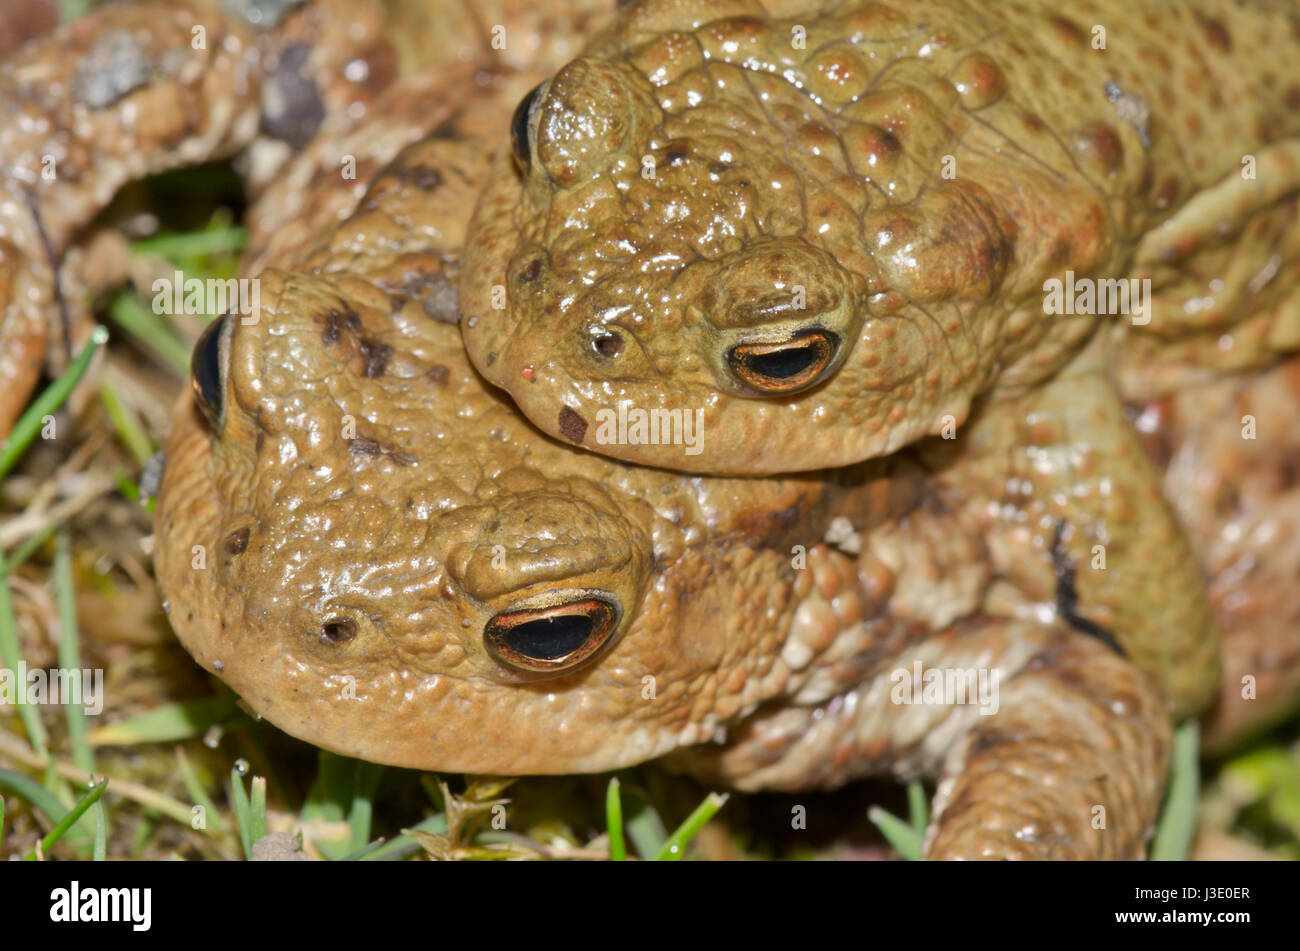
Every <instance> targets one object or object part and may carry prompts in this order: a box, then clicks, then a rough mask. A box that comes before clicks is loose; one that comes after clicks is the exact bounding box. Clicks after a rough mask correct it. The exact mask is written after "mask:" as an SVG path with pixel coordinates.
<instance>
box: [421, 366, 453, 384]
mask: <svg viewBox="0 0 1300 951" xmlns="http://www.w3.org/2000/svg"><path fill="white" fill-rule="evenodd" d="M424 375H425V376H427V377H428V378H429V379H430V380H431V381H432V382H433V385H434V386H436V387H439V388H441V387H444V386H446V385H447V381H448V380H449V379H450V378H451V370H449V369H448V368H447V367H445V366H443V365H442V364H441V363H435V364H434V365H433V366H431V367H429V369H428V370H427V371H426V372H425V374H424Z"/></svg>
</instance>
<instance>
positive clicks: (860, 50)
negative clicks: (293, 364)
mask: <svg viewBox="0 0 1300 951" xmlns="http://www.w3.org/2000/svg"><path fill="white" fill-rule="evenodd" d="M1101 30H1104V36H1103V35H1101V33H1100V32H1099V31H1101ZM1171 38H1176V40H1177V42H1175V43H1171V42H1170V39H1171ZM1266 47H1277V48H1281V49H1291V50H1293V51H1294V50H1297V49H1300V18H1298V16H1297V14H1296V13H1295V12H1294V10H1293V9H1291V8H1289V7H1288V6H1286V5H1283V4H1272V3H1252V4H1245V5H1240V4H1229V3H1226V2H1218V0H1189V2H1183V3H1177V4H1173V5H1170V4H1154V3H1152V4H1144V3H1137V4H1133V3H1122V4H1107V3H1080V4H1077V5H1073V6H1072V7H1071V8H1070V9H1069V10H1068V11H1062V10H1061V9H1059V7H1058V6H1057V5H1055V4H1046V3H1032V2H1031V3H1007V4H968V3H963V2H959V0H943V2H938V0H936V2H922V3H909V4H905V5H904V4H898V5H891V4H878V3H863V2H856V0H849V2H840V3H835V2H831V3H824V4H814V3H803V4H799V3H775V4H770V5H764V4H761V3H759V2H757V0H736V2H733V3H731V4H727V5H725V6H724V7H722V8H718V7H717V6H716V5H714V4H703V3H699V4H692V3H685V4H683V3H667V2H656V0H647V2H644V3H641V4H638V5H637V6H636V7H635V8H634V10H632V11H630V13H629V15H628V16H627V17H626V18H624V19H622V20H620V21H619V22H618V23H617V24H615V25H614V26H613V27H612V28H611V29H610V30H609V31H607V32H606V33H605V34H604V35H602V36H601V37H598V38H597V39H595V40H594V41H593V42H592V44H591V45H590V46H589V47H588V50H587V51H586V53H585V54H584V56H583V57H582V58H580V59H579V60H577V61H575V62H574V63H571V64H569V65H568V66H566V67H565V68H564V69H563V70H561V71H560V72H559V73H557V74H556V76H555V77H554V78H553V79H552V80H551V81H550V83H549V84H548V85H547V86H546V87H544V88H543V89H542V90H541V91H540V92H539V94H538V96H537V101H536V104H535V105H534V106H533V108H532V110H531V113H530V120H529V124H528V132H529V135H528V142H527V145H528V151H527V153H526V154H524V153H523V151H522V150H519V151H520V155H519V156H518V158H517V160H521V161H520V164H521V165H523V166H524V168H523V173H522V174H520V175H513V176H512V175H510V174H509V170H508V168H506V167H505V166H504V165H502V166H500V167H499V171H498V174H497V175H495V176H494V177H493V179H492V181H491V183H490V184H489V186H488V188H487V190H486V191H485V194H484V197H483V199H482V201H481V202H480V204H479V207H478V210H477V213H476V218H475V222H474V225H473V226H472V228H471V234H470V239H469V246H468V248H467V252H466V262H465V268H464V271H463V274H462V279H461V294H462V301H463V305H464V308H465V311H466V314H467V319H466V321H465V322H464V324H463V325H462V327H463V332H464V337H465V341H466V346H467V349H468V351H469V353H470V356H471V358H472V359H473V360H474V363H475V365H476V366H477V367H478V369H479V370H480V371H481V372H482V373H483V374H484V375H485V376H486V377H487V379H489V380H490V381H491V382H494V383H496V384H498V385H499V386H502V387H504V388H505V389H506V390H508V391H509V392H510V394H511V396H512V397H513V398H514V399H515V400H516V402H517V403H518V405H519V406H520V408H521V409H522V410H523V411H524V412H525V413H526V414H527V415H528V416H529V417H530V418H531V419H532V420H533V421H534V422H535V423H536V424H537V425H539V426H540V427H542V428H543V429H545V430H546V431H548V432H550V433H552V434H553V435H556V436H559V437H562V438H567V439H569V440H570V441H572V442H575V443H579V444H581V445H583V446H584V447H586V448H588V449H591V450H593V451H596V452H600V453H603V454H607V455H611V456H615V457H618V458H622V459H626V460H632V461H637V462H642V463H648V464H653V465H665V466H673V467H677V468H686V469H690V470H693V471H700V472H712V473H732V472H750V473H760V472H780V471H795V470H803V469H806V468H809V467H814V466H820V465H835V464H842V463H847V462H853V461H860V460H862V459H865V458H870V457H873V456H879V455H881V454H884V453H888V452H891V451H894V450H896V449H897V448H898V447H900V446H903V445H907V444H912V443H915V442H917V441H918V440H923V439H926V438H927V437H931V436H934V435H942V436H944V437H947V438H949V439H951V438H952V437H954V436H955V437H956V438H955V439H954V440H953V443H952V444H951V445H941V446H939V447H938V448H927V450H926V452H927V455H928V457H929V458H930V459H931V461H932V464H933V465H934V466H935V467H936V470H937V474H938V476H939V479H940V481H941V483H942V484H943V485H944V487H945V491H946V492H947V493H948V495H949V498H950V504H952V506H953V507H954V508H964V509H965V510H966V511H967V512H968V513H969V515H970V517H971V518H972V519H973V520H975V521H976V522H979V523H982V524H983V525H984V526H985V530H986V531H987V532H988V533H990V536H991V537H992V539H993V541H994V554H995V557H997V558H998V560H999V564H1000V565H1002V564H1003V563H1004V562H1005V561H1006V558H1005V557H1003V556H1004V555H1005V556H1006V557H1009V558H1010V559H1012V560H1014V561H1015V562H1016V563H1017V564H1016V565H1015V566H1014V567H1013V568H1010V569H1007V570H1009V571H1011V572H1012V573H1013V574H1018V575H1019V577H1018V578H1017V580H1018V581H1019V582H1020V583H1021V585H1022V586H1026V587H1027V588H1028V589H1029V590H1034V591H1037V592H1039V593H1043V592H1045V591H1046V590H1050V586H1051V585H1052V584H1053V583H1054V582H1055V578H1056V576H1057V574H1059V563H1058V562H1057V560H1055V559H1053V558H1052V557H1051V553H1052V549H1053V539H1054V537H1055V535H1056V534H1057V532H1058V531H1061V530H1064V538H1065V554H1066V556H1067V558H1068V561H1069V562H1070V563H1072V564H1073V565H1074V566H1076V568H1078V569H1079V570H1078V574H1077V578H1078V588H1079V590H1078V609H1079V612H1080V614H1082V615H1083V616H1084V617H1086V618H1087V619H1089V620H1091V621H1092V622H1094V623H1100V624H1102V625H1104V626H1107V627H1109V628H1110V629H1111V630H1113V631H1114V632H1115V635H1116V637H1117V638H1118V640H1119V641H1120V643H1121V644H1122V645H1123V647H1124V648H1125V650H1126V651H1127V652H1128V654H1129V655H1130V656H1132V657H1133V659H1134V660H1135V661H1136V662H1137V663H1139V665H1140V666H1142V667H1143V668H1144V669H1146V670H1148V671H1149V672H1151V673H1153V674H1154V675H1156V676H1157V677H1159V678H1160V679H1161V682H1162V685H1163V686H1164V688H1165V690H1166V692H1167V694H1168V695H1169V696H1170V697H1171V698H1172V700H1173V702H1174V706H1175V710H1176V711H1177V712H1178V713H1179V714H1189V713H1195V712H1197V711H1199V710H1201V709H1203V708H1204V707H1205V705H1206V704H1207V703H1208V702H1209V701H1210V699H1211V697H1212V691H1213V685H1214V684H1215V682H1216V680H1217V672H1218V647H1217V637H1218V631H1217V628H1216V625H1215V620H1214V612H1213V610H1212V608H1211V605H1210V603H1209V600H1208V598H1207V595H1206V592H1205V590H1204V584H1203V578H1202V576H1201V571H1200V567H1199V566H1198V564H1197V562H1196V560H1195V557H1194V555H1193V552H1192V548H1191V545H1190V543H1189V540H1188V539H1187V538H1186V537H1185V535H1184V533H1183V531H1182V529H1181V527H1180V526H1179V524H1178V521H1177V518H1176V516H1175V514H1174V512H1173V511H1172V510H1171V508H1170V506H1169V505H1168V504H1167V503H1166V501H1165V499H1164V498H1163V496H1162V494H1161V487H1160V483H1159V481H1158V479H1157V477H1156V474H1155V472H1154V470H1153V469H1152V467H1151V466H1150V464H1149V463H1148V462H1147V461H1146V460H1145V459H1144V458H1143V455H1144V454H1143V451H1142V448H1141V444H1140V442H1139V440H1138V438H1137V435H1136V434H1135V433H1134V432H1133V431H1132V430H1131V427H1130V426H1129V424H1128V422H1127V420H1126V419H1125V415H1124V414H1125V410H1124V406H1123V402H1122V400H1121V397H1120V395H1119V393H1118V392H1117V390H1116V387H1115V383H1114V382H1113V381H1112V379H1111V377H1112V375H1113V373H1114V371H1115V370H1118V376H1119V378H1120V380H1121V381H1122V382H1123V384H1124V389H1125V394H1126V395H1127V396H1128V397H1129V398H1130V399H1134V398H1142V399H1150V398H1155V397H1157V396H1159V395H1160V394H1162V393H1164V392H1167V391H1169V390H1170V389H1172V388H1174V387H1176V386H1177V385H1178V384H1180V383H1183V382H1186V381H1188V380H1189V379H1196V375H1197V373H1198V371H1199V373H1200V374H1201V375H1202V376H1203V375H1204V374H1205V373H1206V372H1209V371H1213V370H1240V369H1255V368H1259V367H1262V366H1266V365H1267V364H1268V363H1269V362H1270V361H1272V360H1275V359H1276V358H1277V355H1278V354H1279V353H1282V352H1285V351H1287V350H1288V349H1291V348H1294V347H1295V346H1296V345H1297V343H1300V299H1298V298H1297V296H1296V288H1297V282H1296V280H1295V276H1296V273H1297V271H1296V267H1297V264H1296V256H1295V255H1294V254H1293V253H1292V252H1293V251H1294V250H1295V249H1294V244H1295V242H1296V240H1298V239H1297V234H1300V228H1298V227H1297V226H1296V223H1295V222H1296V218H1295V191H1296V188H1297V186H1300V119H1297V113H1296V110H1295V109H1294V108H1293V106H1292V105H1291V104H1292V103H1293V102H1294V101H1297V100H1300V77H1298V76H1297V75H1296V74H1295V73H1294V71H1293V70H1292V71H1291V72H1290V73H1288V72H1287V71H1286V68H1285V67H1284V68H1282V69H1280V70H1272V69H1269V68H1263V67H1261V64H1260V61H1259V60H1258V58H1257V55H1256V54H1257V50H1259V49H1260V48H1266ZM1244 155H1248V156H1250V161H1249V163H1248V164H1250V165H1251V166H1252V167H1256V166H1257V168H1256V174H1255V175H1254V176H1253V177H1251V176H1244V175H1243V156H1244ZM502 161H503V163H504V162H508V161H510V159H509V158H504V159H503V160H502ZM647 168H649V169H650V171H651V172H652V173H653V174H647ZM1067 273H1068V274H1069V275H1071V278H1070V279H1071V280H1073V279H1081V280H1083V281H1088V280H1092V279H1103V280H1105V279H1115V278H1128V277H1129V276H1130V275H1131V276H1133V277H1135V278H1139V279H1149V280H1150V282H1151V295H1152V299H1151V300H1150V301H1148V306H1149V310H1148V311H1147V312H1146V313H1145V314H1136V315H1134V319H1135V320H1144V319H1145V320H1147V321H1149V322H1148V323H1130V322H1129V321H1128V320H1127V319H1126V318H1125V317H1124V316H1122V315H1117V316H1106V317H1090V316H1079V317H1069V316H1057V315H1052V314H1049V313H1047V312H1046V310H1045V305H1044V290H1045V287H1044V282H1045V281H1046V280H1049V279H1066V275H1067ZM500 289H504V292H505V293H504V294H500V293H499V290H500ZM494 293H496V294H497V299H496V300H495V301H494V300H493V296H492V295H493V294H494ZM502 301H504V306H501V303H502ZM1119 321H1122V323H1119ZM801 335H802V336H801ZM814 339H820V340H826V339H830V340H831V341H832V345H831V349H829V350H823V351H819V352H816V354H815V360H814V362H817V361H822V362H824V369H823V370H822V371H821V372H820V373H819V374H814V375H813V376H812V377H811V378H810V379H811V380H812V381H813V382H809V383H806V384H804V385H803V388H802V389H797V390H794V391H791V392H790V393H788V394H787V395H780V396H773V395H767V396H764V395H763V394H762V393H761V392H760V389H761V387H757V386H756V385H755V383H754V379H753V376H752V374H748V373H747V372H746V371H744V370H743V368H741V367H738V365H737V363H736V358H735V356H734V354H735V353H737V352H739V351H745V350H749V351H753V350H754V349H755V348H758V350H764V349H765V348H767V349H770V348H771V347H775V346H791V347H793V352H796V353H803V354H804V355H805V356H807V357H808V359H814V356H813V354H814V351H815V350H816V348H814V347H811V346H809V344H808V341H809V340H814ZM801 341H802V342H801ZM834 341H838V342H839V344H840V345H839V346H838V347H835V346H834V343H833V342H834ZM742 362H743V361H742ZM778 375H779V374H778ZM796 376H797V374H796ZM1057 381H1060V382H1057ZM618 406H627V407H633V408H637V409H640V410H655V409H676V410H686V411H688V412H690V411H693V410H696V409H698V410H700V411H701V412H702V428H703V431H704V432H705V434H706V438H705V441H704V447H703V451H702V452H700V453H698V454H695V455H690V456H682V455H681V454H680V452H679V451H678V447H677V446H673V445H668V444H666V443H665V442H664V441H662V440H647V439H640V440H638V439H632V438H626V439H625V438H620V439H618V440H613V441H611V440H610V439H609V438H608V435H607V434H604V435H602V429H601V428H599V427H597V426H595V425H590V424H589V425H581V424H580V423H591V422H592V421H593V420H596V419H599V418H600V417H601V416H602V415H604V413H605V412H607V411H609V410H611V409H612V408H614V407H618ZM575 420H576V421H579V424H575ZM1026 551H1030V552H1038V553H1039V554H1040V555H1041V557H1040V558H1038V559H1037V560H1036V561H1035V560H1033V559H1026V558H1025V557H1024V553H1025V552H1026ZM1080 566H1082V567H1080Z"/></svg>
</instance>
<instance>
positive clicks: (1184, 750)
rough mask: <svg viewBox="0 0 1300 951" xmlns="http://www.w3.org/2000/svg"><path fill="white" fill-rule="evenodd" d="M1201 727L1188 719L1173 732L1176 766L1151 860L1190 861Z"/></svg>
mask: <svg viewBox="0 0 1300 951" xmlns="http://www.w3.org/2000/svg"><path fill="white" fill-rule="evenodd" d="M1200 743H1201V734H1200V725H1199V724H1198V723H1197V722H1196V721H1195V720H1191V719H1189V720H1187V721H1185V722H1184V723H1183V724H1181V725H1180V726H1179V727H1178V728H1177V729H1176V730H1174V763H1173V771H1172V773H1171V775H1170V777H1169V791H1168V792H1167V793H1166V794H1165V804H1164V808H1163V809H1162V810H1161V811H1160V821H1159V822H1158V823H1157V824H1156V836H1155V839H1154V841H1153V842H1152V843H1151V861H1153V862H1180V861H1182V860H1183V859H1185V858H1187V853H1188V851H1189V850H1190V849H1191V845H1192V837H1193V836H1194V835H1195V834H1196V799H1197V796H1198V795H1199V794H1200V785H1201V777H1200V770H1199V766H1198V763H1197V760H1198V758H1199V755H1200Z"/></svg>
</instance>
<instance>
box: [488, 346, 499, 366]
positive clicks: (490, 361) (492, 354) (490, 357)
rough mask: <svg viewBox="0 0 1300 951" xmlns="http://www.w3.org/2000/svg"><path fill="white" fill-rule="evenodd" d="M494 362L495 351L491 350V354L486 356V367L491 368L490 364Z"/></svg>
mask: <svg viewBox="0 0 1300 951" xmlns="http://www.w3.org/2000/svg"><path fill="white" fill-rule="evenodd" d="M496 362H497V354H496V351H495V350H493V351H492V352H491V353H489V354H488V355H487V365H488V366H491V365H492V364H494V363H496Z"/></svg>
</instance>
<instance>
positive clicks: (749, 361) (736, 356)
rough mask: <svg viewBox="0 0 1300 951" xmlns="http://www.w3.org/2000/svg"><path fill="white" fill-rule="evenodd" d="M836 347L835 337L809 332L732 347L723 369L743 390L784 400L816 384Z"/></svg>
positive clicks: (833, 357)
mask: <svg viewBox="0 0 1300 951" xmlns="http://www.w3.org/2000/svg"><path fill="white" fill-rule="evenodd" d="M839 345H840V338H839V336H838V335H837V334H834V333H831V332H830V331H829V330H823V329H821V328H819V327H818V328H812V329H809V330H801V331H799V332H798V333H796V334H795V335H794V336H793V337H790V338H789V339H788V340H781V341H776V342H772V341H766V340H764V341H756V342H753V343H739V344H736V346H734V347H732V348H731V350H730V351H728V352H727V365H728V366H729V367H730V368H731V372H732V374H734V375H735V377H736V379H737V380H739V381H740V382H741V383H742V384H744V385H745V386H748V387H750V388H752V389H755V390H757V391H758V392H759V393H761V394H763V395H764V396H784V395H786V394H789V393H797V392H798V391H800V390H806V389H808V388H809V387H810V386H813V385H814V384H817V383H820V382H821V380H822V377H823V376H824V375H825V373H826V370H827V368H829V367H830V366H831V364H832V363H834V361H835V354H836V351H837V350H839Z"/></svg>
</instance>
